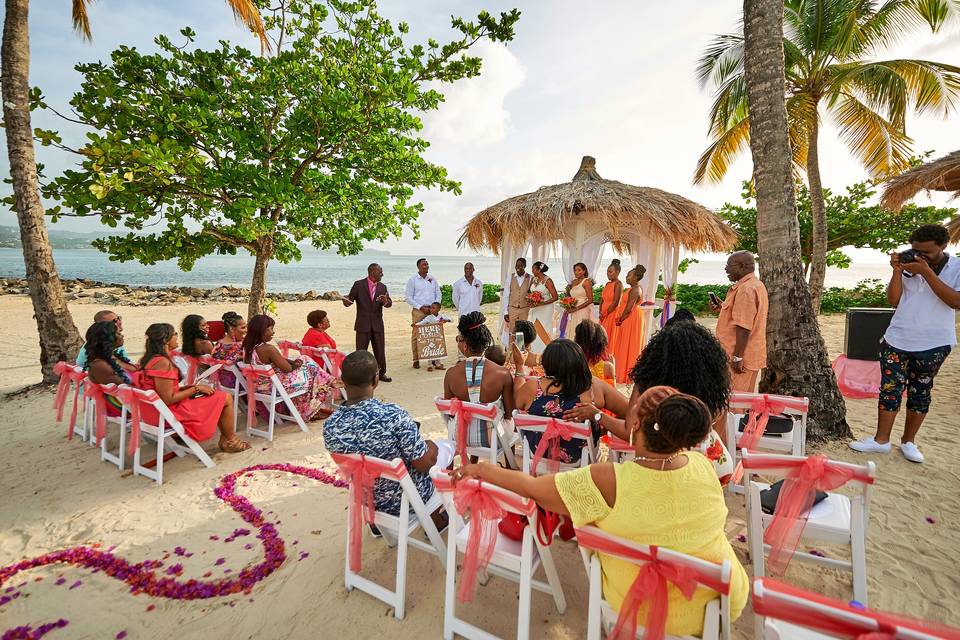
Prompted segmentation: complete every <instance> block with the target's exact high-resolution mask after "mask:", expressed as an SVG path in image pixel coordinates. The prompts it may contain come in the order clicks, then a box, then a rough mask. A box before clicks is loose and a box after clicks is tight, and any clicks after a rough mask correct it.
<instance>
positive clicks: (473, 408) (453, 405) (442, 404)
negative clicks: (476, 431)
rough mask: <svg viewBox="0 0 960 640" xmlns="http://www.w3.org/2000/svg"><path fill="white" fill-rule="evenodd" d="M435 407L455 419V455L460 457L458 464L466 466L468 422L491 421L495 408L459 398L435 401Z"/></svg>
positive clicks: (494, 414)
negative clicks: (475, 420)
mask: <svg viewBox="0 0 960 640" xmlns="http://www.w3.org/2000/svg"><path fill="white" fill-rule="evenodd" d="M436 406H437V409H438V410H439V411H444V412H446V413H449V414H450V415H451V416H452V417H454V418H455V419H456V421H457V443H456V444H457V455H459V456H460V464H466V459H467V428H468V427H469V426H470V422H472V421H473V419H474V418H486V419H487V420H493V419H494V418H495V417H496V415H497V408H496V406H494V405H479V404H475V403H472V402H464V401H463V400H461V399H460V398H450V399H449V400H437V401H436Z"/></svg>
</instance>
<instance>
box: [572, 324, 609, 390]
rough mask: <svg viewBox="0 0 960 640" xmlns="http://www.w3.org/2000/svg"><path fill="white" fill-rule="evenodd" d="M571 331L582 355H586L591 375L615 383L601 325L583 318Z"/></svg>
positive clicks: (604, 333) (605, 337)
mask: <svg viewBox="0 0 960 640" xmlns="http://www.w3.org/2000/svg"><path fill="white" fill-rule="evenodd" d="M573 333H574V342H576V343H577V344H578V345H579V346H580V348H581V349H583V355H585V356H586V357H587V364H588V365H589V366H590V373H591V375H593V377H594V378H600V379H601V380H603V381H604V382H608V383H610V384H615V383H614V378H615V376H616V372H615V370H614V367H613V363H612V362H610V354H609V352H608V351H607V347H608V344H609V342H608V340H607V332H606V331H604V330H603V327H602V326H600V325H599V324H597V323H596V322H594V321H593V320H584V321H583V322H581V323H580V324H578V325H577V328H576V329H575V330H574V332H573Z"/></svg>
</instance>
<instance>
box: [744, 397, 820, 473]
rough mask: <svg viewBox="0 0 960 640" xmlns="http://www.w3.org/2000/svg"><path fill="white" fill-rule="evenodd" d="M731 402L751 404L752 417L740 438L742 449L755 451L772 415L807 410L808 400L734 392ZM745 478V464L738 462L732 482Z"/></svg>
mask: <svg viewBox="0 0 960 640" xmlns="http://www.w3.org/2000/svg"><path fill="white" fill-rule="evenodd" d="M730 403H731V404H735V403H736V404H744V403H749V404H750V407H749V409H750V418H749V419H748V420H747V424H746V426H744V428H743V436H742V437H741V438H740V443H739V446H740V448H741V449H746V450H747V451H753V450H754V449H755V448H756V447H757V445H758V444H759V443H760V438H762V437H763V434H764V433H766V431H767V424H769V423H770V416H772V415H779V414H781V413H783V412H784V410H785V409H795V410H797V411H806V410H807V401H806V400H805V399H804V398H790V397H787V396H773V397H771V396H770V395H769V394H766V393H765V394H763V395H760V396H756V395H753V394H747V395H746V396H744V397H738V395H737V394H733V395H732V396H731V397H730ZM742 479H743V464H742V463H737V468H736V469H735V470H734V472H733V478H732V482H734V483H739V482H740V481H741V480H742Z"/></svg>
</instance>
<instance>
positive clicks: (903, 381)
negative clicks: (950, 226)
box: [850, 224, 960, 463]
mask: <svg viewBox="0 0 960 640" xmlns="http://www.w3.org/2000/svg"><path fill="white" fill-rule="evenodd" d="M949 241H950V235H949V234H948V232H947V229H946V228H945V227H943V226H941V225H938V224H925V225H923V226H921V227H918V228H917V229H915V230H914V231H913V233H911V234H910V245H911V247H912V248H911V249H908V250H907V251H902V252H900V253H892V254H890V266H891V267H893V276H892V277H891V278H890V284H889V285H887V300H888V301H889V302H890V304H891V305H893V306H894V307H896V311H894V314H893V318H892V319H891V321H890V326H889V327H888V328H887V332H886V333H885V334H884V336H883V340H882V341H881V342H880V407H879V411H878V417H877V433H876V435H875V436H873V437H872V438H864V439H863V440H858V441H856V442H851V443H850V448H851V449H853V450H854V451H860V452H862V453H889V452H890V448H891V445H890V432H891V431H892V430H893V423H894V421H895V420H896V418H897V413H899V412H900V402H901V400H902V398H903V391H904V389H906V391H907V417H906V421H905V424H904V428H903V437H902V438H901V440H900V452H901V453H902V454H903V457H904V458H906V459H907V460H909V461H910V462H917V463H919V462H923V454H922V453H920V449H919V448H917V445H916V443H915V442H914V439H915V438H916V437H917V432H918V431H919V430H920V425H921V424H923V419H924V418H925V417H926V416H927V411H928V410H929V409H930V391H931V390H932V389H933V379H934V377H935V376H936V375H937V372H938V371H939V370H940V366H941V365H942V364H943V361H944V360H946V358H947V356H948V355H949V354H950V350H951V348H952V347H953V345H955V344H957V330H956V310H957V309H960V258H956V257H954V256H951V255H949V254H947V253H945V252H944V249H945V248H946V246H947V243H948V242H949Z"/></svg>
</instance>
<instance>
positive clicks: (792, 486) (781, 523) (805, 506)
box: [744, 454, 874, 575]
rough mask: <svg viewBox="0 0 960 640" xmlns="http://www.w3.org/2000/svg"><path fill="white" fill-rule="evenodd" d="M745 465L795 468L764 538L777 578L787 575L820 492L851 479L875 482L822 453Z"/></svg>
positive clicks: (787, 477)
mask: <svg viewBox="0 0 960 640" xmlns="http://www.w3.org/2000/svg"><path fill="white" fill-rule="evenodd" d="M744 466H745V467H747V468H748V469H754V470H763V469H784V468H789V469H791V471H790V472H789V473H788V474H787V476H786V477H785V478H784V481H783V486H782V487H781V489H780V495H779V497H778V498H777V506H776V509H775V510H774V512H773V520H772V521H771V522H770V526H768V527H767V530H766V532H765V533H764V535H763V540H764V542H766V543H767V544H769V545H770V547H771V548H770V559H769V565H770V570H771V573H773V574H775V575H783V573H784V572H785V571H786V570H787V566H788V565H789V564H790V559H791V558H792V557H793V553H794V551H796V548H797V544H798V543H799V542H800V535H801V534H802V533H803V528H804V527H805V526H806V524H807V519H808V518H809V516H810V509H811V508H812V507H813V501H814V499H815V498H816V494H817V491H831V490H833V489H836V488H838V487H842V486H843V485H845V484H846V483H847V482H850V481H851V480H857V481H859V482H864V483H867V484H873V482H874V479H873V478H872V477H870V476H869V475H866V474H861V473H857V472H856V471H854V470H853V469H851V468H849V467H845V466H841V465H839V464H837V463H834V462H830V461H829V460H828V459H827V457H826V456H824V455H822V454H819V455H814V456H809V457H808V458H806V459H803V458H800V459H796V460H783V459H774V460H769V459H757V458H747V459H745V460H744Z"/></svg>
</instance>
